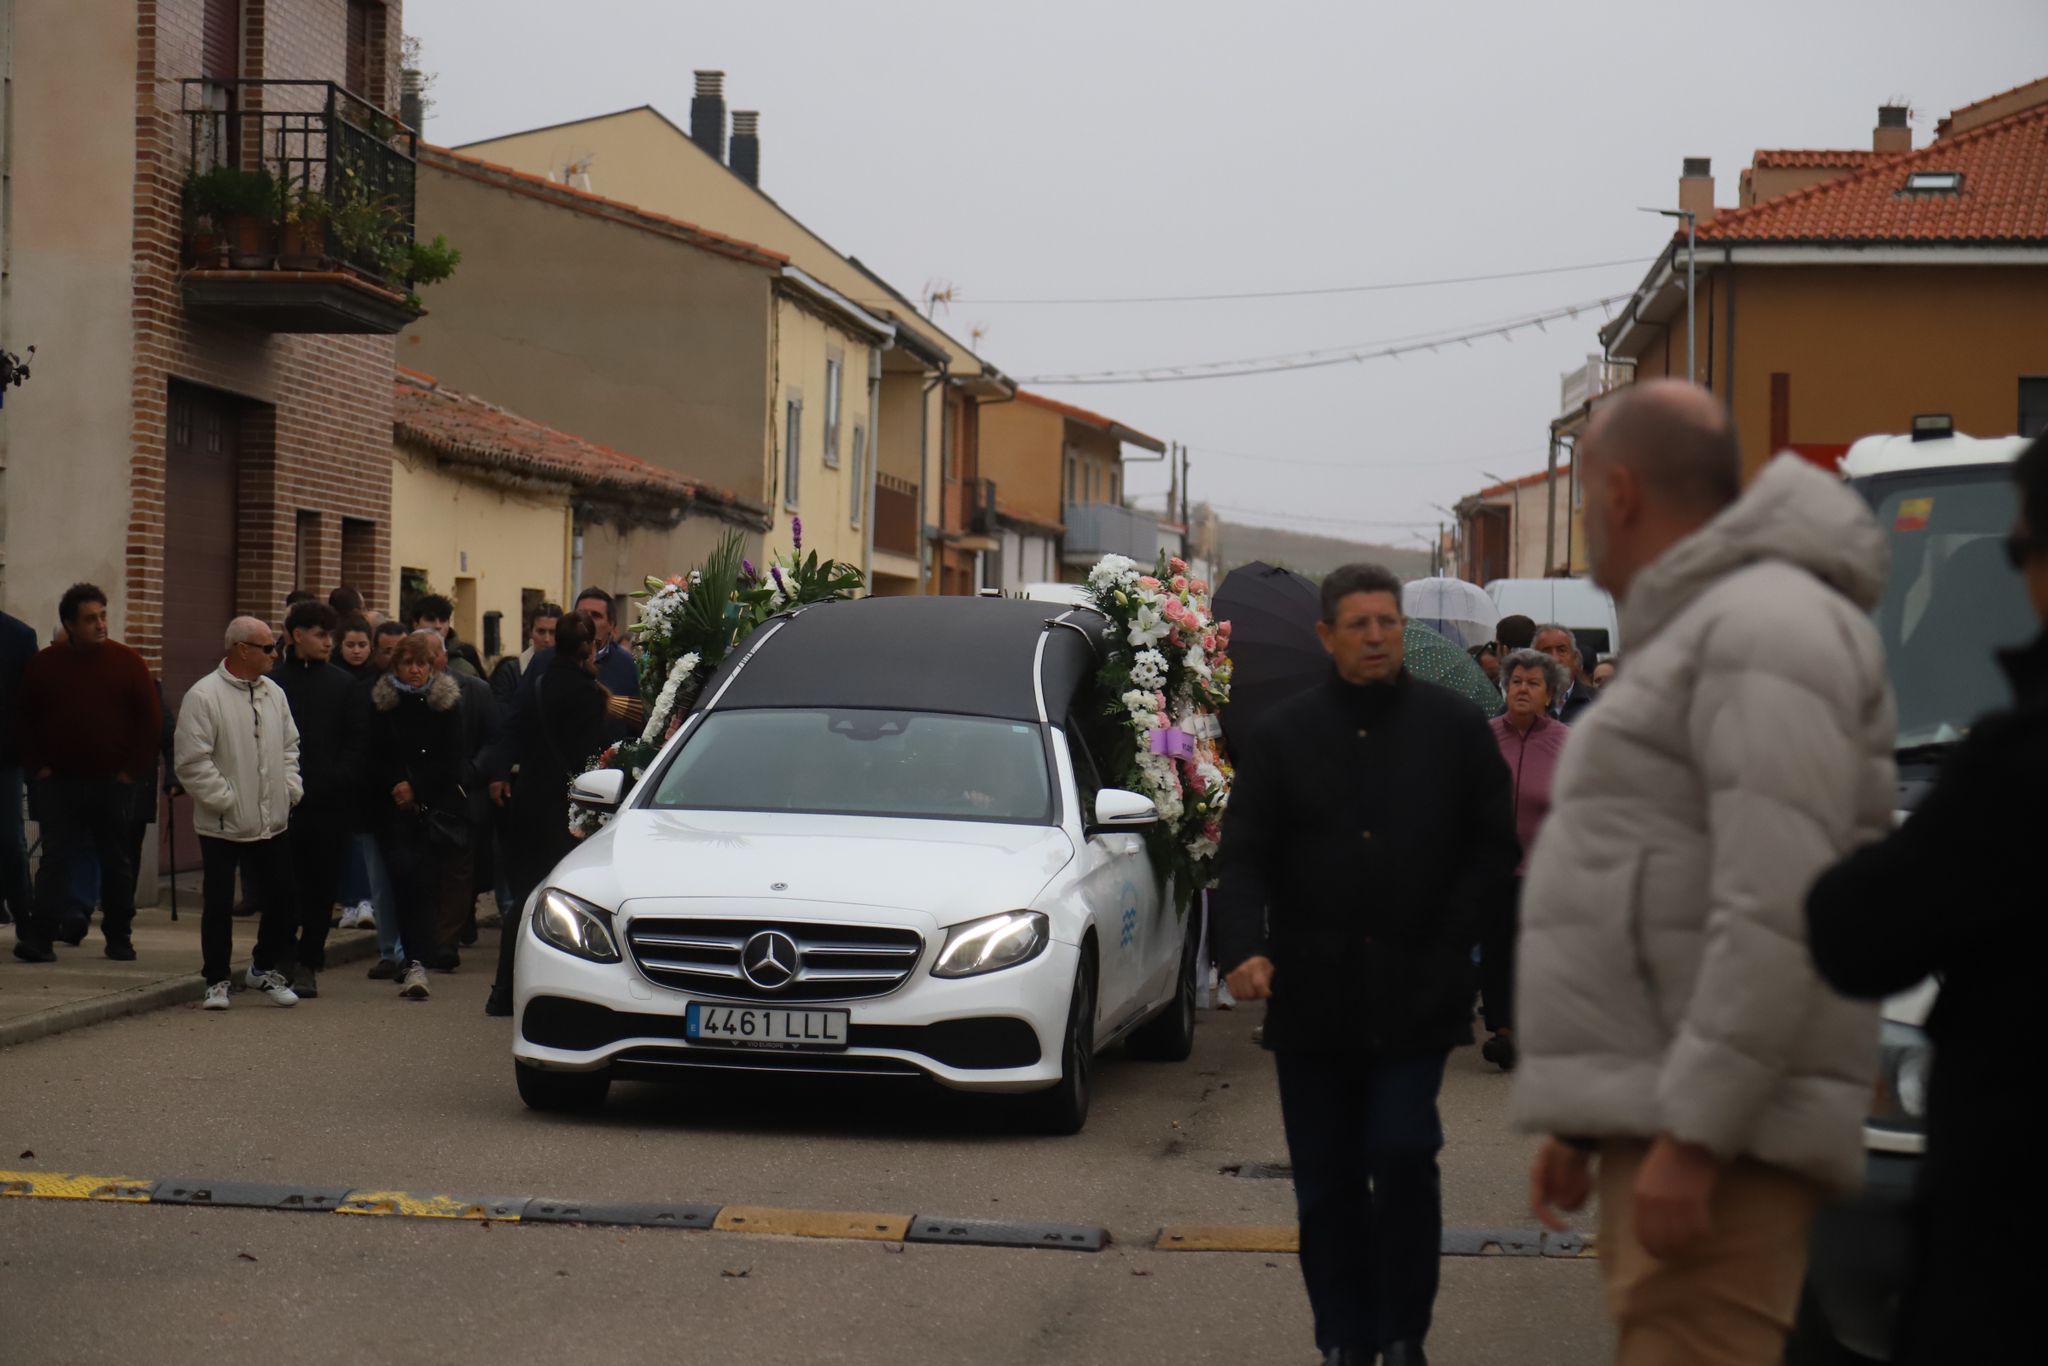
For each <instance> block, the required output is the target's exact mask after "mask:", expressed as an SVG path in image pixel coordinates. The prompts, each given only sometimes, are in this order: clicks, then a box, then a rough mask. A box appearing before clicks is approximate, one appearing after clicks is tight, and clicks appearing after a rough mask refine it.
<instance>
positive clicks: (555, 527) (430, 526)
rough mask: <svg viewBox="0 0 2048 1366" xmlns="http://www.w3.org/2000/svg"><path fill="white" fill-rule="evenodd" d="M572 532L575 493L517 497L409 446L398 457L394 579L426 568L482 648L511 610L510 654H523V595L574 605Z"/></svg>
mask: <svg viewBox="0 0 2048 1366" xmlns="http://www.w3.org/2000/svg"><path fill="white" fill-rule="evenodd" d="M570 534H571V529H570V513H569V501H568V497H567V495H566V494H563V493H559V492H555V493H546V492H530V493H529V492H524V491H514V490H512V489H508V488H504V487H501V486H499V485H497V484H494V483H489V482H486V481H484V480H481V479H475V478H468V477H465V476H463V475H461V474H459V473H456V472H455V471H453V470H449V469H445V468H443V467H441V466H440V465H439V464H438V463H437V462H436V461H435V460H434V459H433V457H432V456H429V455H426V454H423V453H421V452H419V451H415V450H411V449H408V448H406V447H404V446H399V447H396V448H394V449H393V450H392V452H391V578H390V580H389V581H390V582H391V583H393V584H396V583H398V582H399V579H398V573H399V570H400V569H402V568H412V569H423V570H425V571H426V573H427V580H428V582H429V583H431V584H433V586H434V589H435V591H437V592H440V593H445V594H447V595H448V596H449V597H450V598H452V599H454V600H455V602H456V621H455V629H456V632H457V634H459V635H460V636H461V637H462V638H463V639H465V640H467V641H469V642H471V643H472V644H474V645H476V646H477V647H478V648H479V649H481V648H482V646H483V629H482V623H483V616H484V614H485V613H486V612H491V611H497V612H502V613H504V627H503V629H504V641H505V649H506V650H507V651H512V650H516V649H517V648H518V642H519V640H520V634H521V628H522V625H523V623H522V621H521V616H522V612H523V610H524V609H523V607H522V601H523V600H522V598H521V592H522V590H524V589H528V588H537V589H539V590H540V591H541V593H542V594H543V595H544V596H545V597H546V598H547V599H549V600H551V601H554V602H559V603H562V604H563V605H564V606H567V605H568V603H567V597H566V595H567V594H568V593H569V592H572V591H574V590H573V589H571V588H569V586H568V571H569V549H570V546H569V538H570ZM465 557H466V558H465Z"/></svg>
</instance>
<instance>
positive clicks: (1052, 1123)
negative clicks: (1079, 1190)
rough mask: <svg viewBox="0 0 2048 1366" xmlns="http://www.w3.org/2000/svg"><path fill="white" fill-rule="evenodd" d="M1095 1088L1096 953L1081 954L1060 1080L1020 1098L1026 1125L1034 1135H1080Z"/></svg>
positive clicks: (1064, 1038)
mask: <svg viewBox="0 0 2048 1366" xmlns="http://www.w3.org/2000/svg"><path fill="white" fill-rule="evenodd" d="M1094 1089H1095V950H1094V948H1093V947H1092V946H1091V947H1089V948H1086V949H1083V950H1082V951H1081V966H1080V967H1079V968H1077V969H1076V970H1075V972H1074V994H1073V995H1072V996H1071V997H1070V998H1068V1004H1067V1029H1066V1033H1065V1034H1064V1035H1063V1036H1062V1038H1061V1040H1060V1079H1059V1081H1057V1082H1056V1083H1054V1084H1053V1085H1051V1086H1049V1087H1047V1088H1046V1089H1045V1090H1043V1091H1033V1092H1031V1093H1029V1094H1028V1095H1025V1096H1022V1097H1019V1099H1020V1100H1021V1102H1022V1107H1023V1112H1024V1122H1025V1125H1026V1127H1028V1128H1029V1129H1030V1130H1031V1131H1032V1132H1033V1133H1040V1134H1078V1133H1080V1132H1081V1129H1082V1126H1084V1125H1086V1124H1087V1123H1088V1101H1089V1098H1090V1096H1091V1095H1092V1094H1093V1092H1094Z"/></svg>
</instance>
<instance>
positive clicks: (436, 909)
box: [364, 634, 469, 1001]
mask: <svg viewBox="0 0 2048 1366" xmlns="http://www.w3.org/2000/svg"><path fill="white" fill-rule="evenodd" d="M435 653H436V651H435V648H434V646H433V644H432V643H431V642H430V641H428V640H427V638H426V637H425V636H422V635H418V634H414V635H409V636H407V637H406V638H405V639H403V640H401V641H399V642H398V649H397V651H396V652H395V653H394V654H393V656H392V663H391V672H390V673H389V674H387V675H385V676H384V677H383V678H380V679H378V680H377V683H376V686H374V687H373V688H371V689H370V706H371V711H370V728H369V744H368V748H367V752H366V753H365V755H364V760H365V763H366V766H367V770H368V777H367V779H366V780H365V784H364V787H365V791H364V798H365V801H366V803H367V804H368V807H369V809H370V812H371V816H372V819H373V821H374V822H375V827H376V830H377V836H378V845H379V847H380V848H381V849H382V850H383V852H384V859H385V863H386V864H387V865H388V866H389V868H390V869H391V880H392V884H393V890H394V891H395V892H396V894H397V900H398V919H399V933H400V935H401V936H402V938H403V940H404V944H405V955H406V961H405V963H404V964H403V966H402V968H401V970H400V972H399V976H398V981H399V987H400V993H401V994H402V995H403V996H404V997H405V998H406V999H408V1000H415V1001H424V1000H426V999H427V996H428V987H427V970H426V965H425V963H424V962H423V961H422V960H423V959H424V958H425V957H427V956H428V955H430V954H431V952H432V947H431V946H432V945H433V944H434V943H435V942H436V937H437V931H438V928H439V924H440V921H441V908H442V907H444V906H445V905H447V904H448V902H449V901H450V899H451V898H454V897H459V896H461V895H463V894H465V893H466V890H467V888H468V886H469V860H468V857H467V855H468V852H469V851H468V849H467V847H466V844H467V841H468V838H469V815H468V809H467V801H466V798H465V795H464V793H463V790H462V764H463V750H462V689H461V688H460V687H459V686H458V685H457V684H456V682H455V679H454V678H453V677H451V676H450V675H448V674H446V673H437V672H436V671H435V669H434V657H435Z"/></svg>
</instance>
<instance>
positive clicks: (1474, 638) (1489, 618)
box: [1401, 579, 1499, 650]
mask: <svg viewBox="0 0 2048 1366" xmlns="http://www.w3.org/2000/svg"><path fill="white" fill-rule="evenodd" d="M1401 610H1402V611H1404V612H1406V613H1407V614H1408V617H1409V619H1410V620H1411V621H1419V622H1421V623H1422V624H1423V625H1425V626H1427V627H1429V629H1430V630H1432V631H1434V632H1436V633H1437V634H1438V635H1440V636H1443V637H1444V638H1445V639H1447V640H1451V641H1455V642H1456V643H1457V644H1458V646H1459V648H1461V649H1466V650H1469V649H1471V648H1472V647H1473V646H1474V645H1484V644H1486V643H1487V642H1488V641H1490V640H1492V639H1493V629H1494V626H1495V624H1496V619H1497V617H1498V616H1499V609H1498V608H1496V607H1495V606H1494V605H1493V599H1492V598H1490V597H1488V596H1487V595H1486V590H1485V589H1483V588H1481V587H1480V586H1479V585H1478V584H1476V583H1467V582H1465V581H1464V580H1463V579H1416V580H1414V581H1413V582H1411V583H1409V584H1408V585H1407V586H1406V587H1405V588H1403V589H1402V590H1401Z"/></svg>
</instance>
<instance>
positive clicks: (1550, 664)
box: [1500, 627, 1572, 702]
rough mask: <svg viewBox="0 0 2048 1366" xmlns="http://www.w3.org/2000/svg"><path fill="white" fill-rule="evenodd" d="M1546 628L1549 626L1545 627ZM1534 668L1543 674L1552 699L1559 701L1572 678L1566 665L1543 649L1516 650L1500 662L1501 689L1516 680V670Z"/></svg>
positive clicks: (1545, 685)
mask: <svg viewBox="0 0 2048 1366" xmlns="http://www.w3.org/2000/svg"><path fill="white" fill-rule="evenodd" d="M1543 629H1545V630H1547V629H1549V628H1548V627H1545V628H1543ZM1517 669H1534V670H1536V671H1537V672H1538V673H1540V674H1542V675H1543V686H1544V687H1546V688H1548V689H1550V700H1551V701H1552V702H1555V701H1557V699H1558V698H1560V697H1563V696H1564V690H1565V687H1566V685H1567V684H1569V683H1570V682H1571V681H1572V680H1571V676H1570V675H1568V674H1567V673H1565V670H1564V665H1562V664H1560V663H1558V662H1557V661H1556V660H1555V659H1553V658H1552V657H1551V656H1549V655H1547V654H1544V653H1543V651H1541V650H1516V651H1515V652H1514V653H1513V654H1511V655H1509V656H1508V657H1507V658H1506V659H1503V660H1502V661H1501V662H1500V681H1501V691H1503V692H1505V691H1507V684H1509V683H1511V682H1513V681H1514V677H1515V670H1517Z"/></svg>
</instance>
